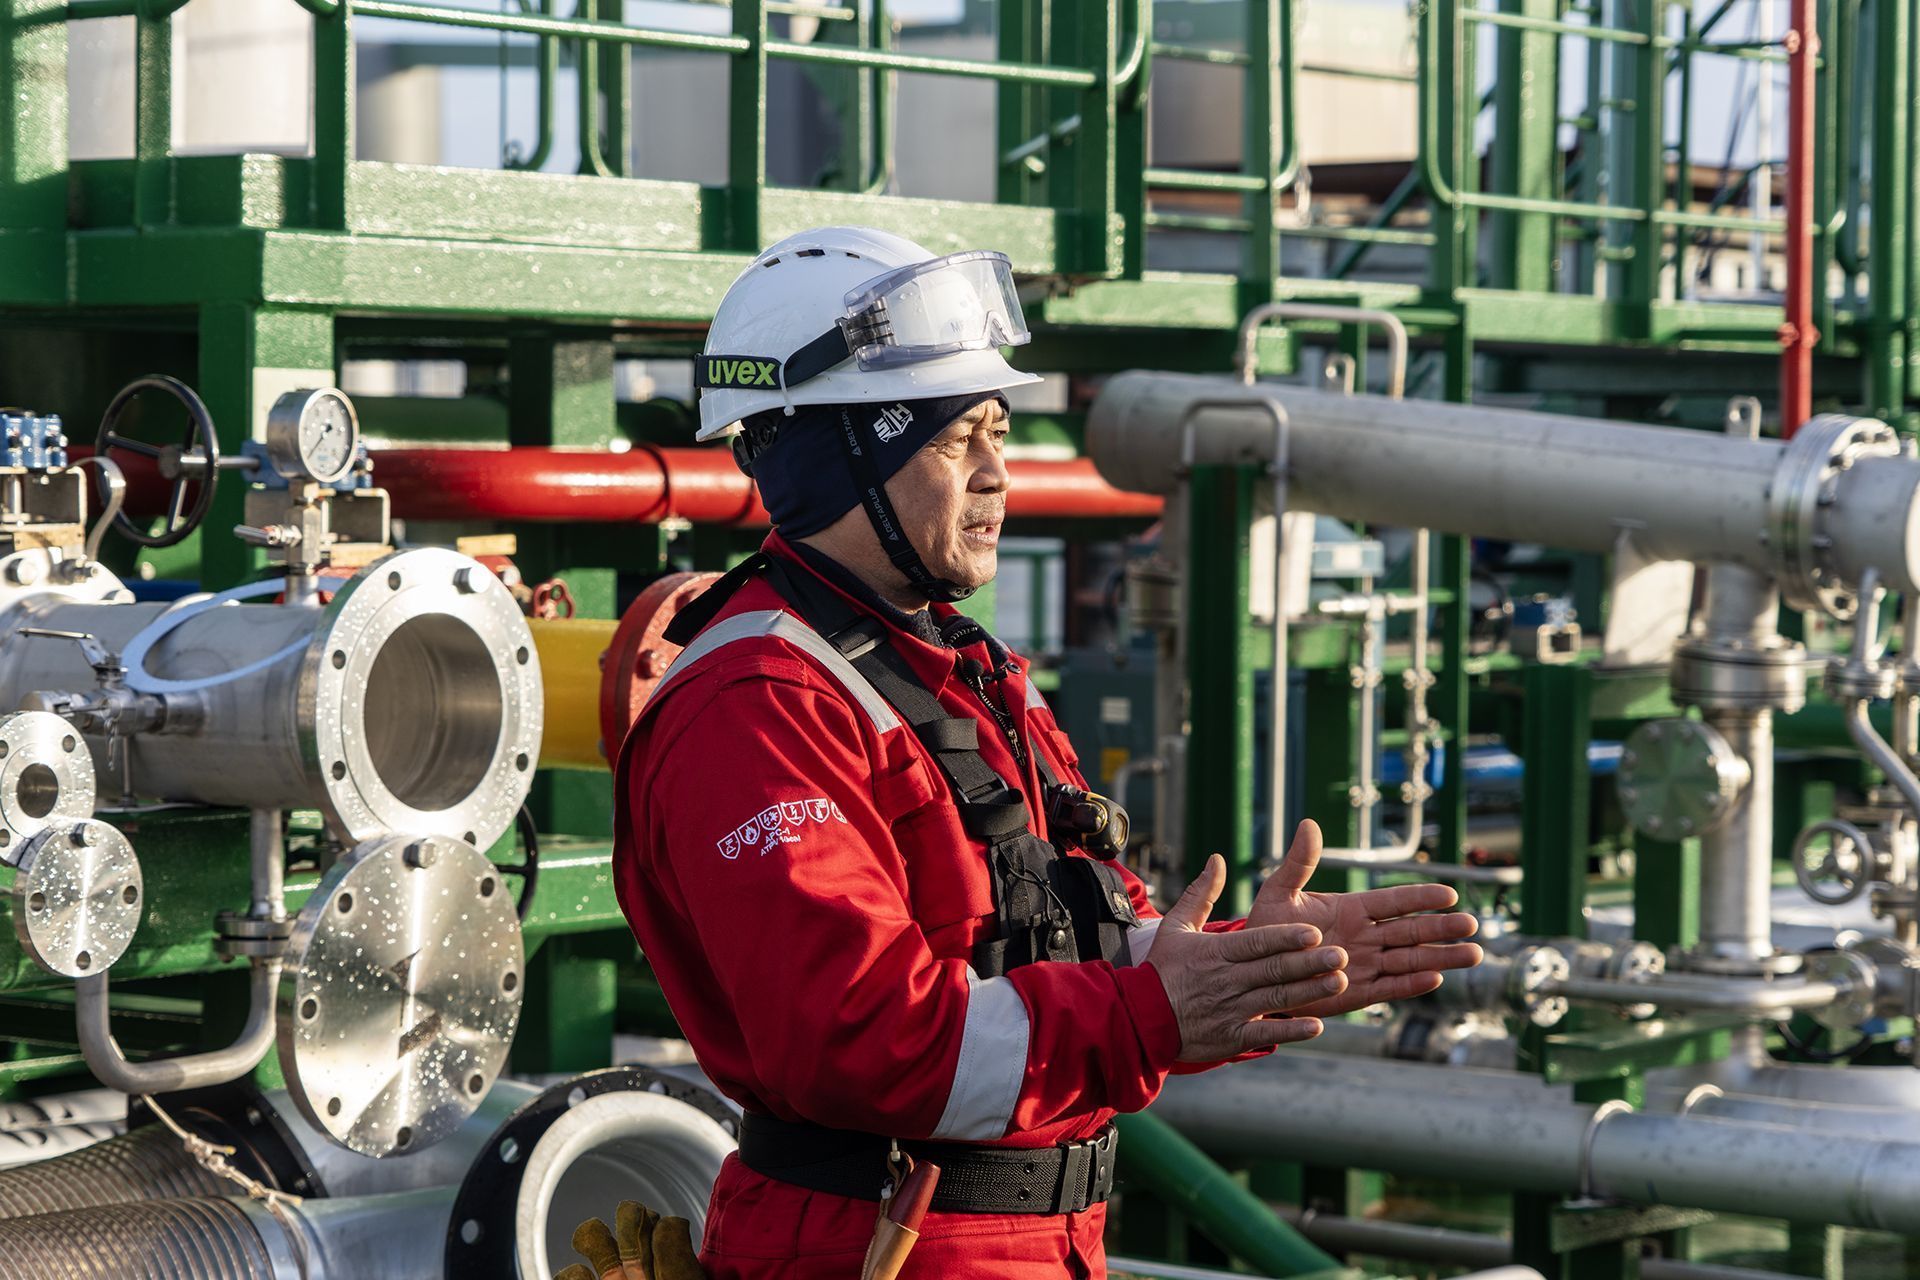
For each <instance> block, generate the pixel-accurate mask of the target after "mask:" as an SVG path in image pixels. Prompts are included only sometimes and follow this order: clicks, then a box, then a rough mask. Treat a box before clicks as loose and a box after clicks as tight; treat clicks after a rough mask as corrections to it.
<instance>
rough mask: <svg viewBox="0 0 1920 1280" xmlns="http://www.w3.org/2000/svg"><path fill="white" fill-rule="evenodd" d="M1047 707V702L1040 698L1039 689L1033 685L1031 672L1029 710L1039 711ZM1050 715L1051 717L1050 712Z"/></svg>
mask: <svg viewBox="0 0 1920 1280" xmlns="http://www.w3.org/2000/svg"><path fill="white" fill-rule="evenodd" d="M1046 705H1047V700H1046V699H1045V698H1043V697H1041V696H1040V690H1039V688H1038V687H1037V686H1035V684H1034V683H1033V673H1032V672H1031V671H1029V672H1028V673H1027V710H1029V711H1038V710H1040V709H1041V708H1043V707H1045V706H1046ZM1048 714H1049V715H1051V714H1052V712H1051V711H1049V712H1048Z"/></svg>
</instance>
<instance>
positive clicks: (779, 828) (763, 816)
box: [714, 796, 848, 862]
mask: <svg viewBox="0 0 1920 1280" xmlns="http://www.w3.org/2000/svg"><path fill="white" fill-rule="evenodd" d="M827 822H837V823H839V824H840V825H841V826H843V827H844V826H846V825H848V823H847V815H846V814H845V813H843V812H841V810H840V806H839V805H837V804H835V803H834V802H833V801H831V800H828V799H826V798H825V797H824V796H816V797H814V798H813V799H811V800H782V801H781V802H780V803H779V804H771V805H768V806H767V807H766V808H764V809H762V810H761V811H760V812H759V813H756V814H754V815H753V817H751V818H749V819H747V821H745V822H743V823H741V824H740V825H739V826H737V827H735V828H734V829H733V830H731V831H729V832H727V833H726V834H725V835H723V836H721V837H720V838H719V839H718V840H716V841H715V842H714V847H715V848H717V849H719V851H720V856H721V857H723V858H725V859H727V861H729V862H732V861H734V860H736V859H738V858H739V856H740V855H741V853H742V852H744V851H747V850H753V849H757V850H758V851H759V852H760V855H761V856H762V857H764V856H766V855H767V854H768V853H770V852H772V851H773V850H774V849H777V848H779V847H780V846H781V845H787V844H799V843H800V837H801V833H802V832H803V831H804V830H805V829H806V828H807V827H809V826H820V825H824V824H825V823H827Z"/></svg>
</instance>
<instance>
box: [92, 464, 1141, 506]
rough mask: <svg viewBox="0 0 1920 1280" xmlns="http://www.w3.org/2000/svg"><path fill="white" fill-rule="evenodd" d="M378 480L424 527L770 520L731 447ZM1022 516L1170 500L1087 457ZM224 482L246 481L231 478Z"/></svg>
mask: <svg viewBox="0 0 1920 1280" xmlns="http://www.w3.org/2000/svg"><path fill="white" fill-rule="evenodd" d="M120 460H121V463H122V465H123V466H125V467H126V470H127V472H128V475H127V482H128V491H127V499H128V501H127V509H128V511H130V512H131V513H133V514H134V515H153V514H157V513H158V512H159V511H160V510H161V508H162V507H163V506H164V505H165V502H166V497H167V486H166V485H165V484H164V483H163V482H162V481H161V479H160V476H159V474H158V473H157V472H155V471H154V470H153V469H152V467H151V465H143V464H142V460H141V459H139V458H134V457H129V456H124V455H123V456H122V457H121V459H120ZM373 463H374V466H373V478H374V482H375V483H376V484H378V485H379V486H380V487H381V488H383V489H386V490H387V491H388V492H389V493H391V494H392V495H393V513H394V514H395V515H397V516H404V517H410V518H412V519H415V520H522V521H528V522H544V521H556V522H558V521H565V522H568V523H608V524H630V523H640V524H657V523H658V522H660V521H662V520H667V519H673V518H678V519H682V520H692V521H694V522H696V523H699V524H748V525H764V524H766V523H767V512H766V508H764V507H762V506H761V505H760V500H759V496H758V495H757V494H756V493H755V492H754V488H753V482H752V481H751V480H749V479H748V478H747V477H746V476H744V475H742V474H741V473H740V469H739V468H738V467H736V466H734V464H733V455H732V454H731V453H729V452H728V451H726V450H724V449H650V448H644V447H643V448H636V449H634V450H632V451H631V452H628V453H605V452H600V451H588V450H580V449H537V448H519V449H381V450H377V451H376V452H375V453H374V455H373ZM1007 469H1008V470H1009V471H1010V472H1012V474H1013V487H1012V488H1011V489H1010V490H1009V491H1008V494H1007V514H1008V515H1010V516H1014V517H1022V516H1024V517H1064V518H1069V519H1072V518H1079V519H1086V518H1090V517H1130V518H1146V519H1150V518H1152V517H1155V516H1158V515H1159V514H1160V505H1161V503H1160V499H1159V498H1157V497H1152V496H1149V495H1147V494H1141V493H1127V492H1125V491H1123V490H1120V489H1116V488H1114V487H1113V486H1112V485H1110V484H1108V483H1107V482H1106V481H1105V480H1102V479H1101V478H1100V474H1099V472H1097V471H1095V470H1094V467H1093V463H1092V462H1091V461H1090V460H1088V459H1086V458H1075V459H1072V460H1070V461H1061V462H1033V461H1016V462H1011V463H1009V464H1008V466H1007ZM224 482H225V483H229V484H233V483H243V481H242V480H241V478H240V477H238V476H227V477H225V478H224Z"/></svg>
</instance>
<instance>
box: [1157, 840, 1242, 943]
mask: <svg viewBox="0 0 1920 1280" xmlns="http://www.w3.org/2000/svg"><path fill="white" fill-rule="evenodd" d="M1226 887H1227V860H1226V859H1225V858H1222V857H1221V856H1220V855H1219V854H1217V853H1216V854H1214V855H1212V856H1211V857H1209V858H1208V859H1207V865H1206V866H1204V867H1202V868H1201V869H1200V874H1199V875H1197V876H1195V877H1194V878H1193V883H1192V884H1190V885H1188V886H1187V888H1186V892H1184V893H1182V894H1181V895H1180V901H1178V902H1176V903H1174V904H1173V907H1172V909H1171V910H1169V911H1168V912H1167V915H1166V922H1167V924H1170V925H1172V926H1173V927H1174V928H1176V929H1188V930H1195V929H1198V928H1200V926H1202V925H1204V924H1205V923H1206V922H1207V917H1208V916H1210V915H1212V914H1213V904H1214V903H1216V902H1218V901H1219V900H1220V894H1221V891H1222V890H1224V889H1225V888H1226ZM1160 927H1161V928H1163V929H1164V928H1166V925H1161V926H1160Z"/></svg>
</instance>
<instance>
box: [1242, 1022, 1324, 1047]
mask: <svg viewBox="0 0 1920 1280" xmlns="http://www.w3.org/2000/svg"><path fill="white" fill-rule="evenodd" d="M1322 1030H1324V1028H1323V1027H1322V1026H1321V1025H1320V1019H1318V1018H1265V1019H1262V1020H1260V1021H1258V1022H1249V1023H1248V1024H1247V1025H1246V1026H1244V1027H1242V1028H1240V1052H1242V1053H1252V1052H1253V1051H1254V1050H1256V1049H1271V1048H1274V1047H1275V1046H1277V1045H1283V1044H1299V1043H1300V1042H1301V1041H1302V1040H1311V1039H1313V1038H1314V1037H1315V1036H1317V1035H1319V1034H1320V1032H1321V1031H1322Z"/></svg>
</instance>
